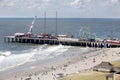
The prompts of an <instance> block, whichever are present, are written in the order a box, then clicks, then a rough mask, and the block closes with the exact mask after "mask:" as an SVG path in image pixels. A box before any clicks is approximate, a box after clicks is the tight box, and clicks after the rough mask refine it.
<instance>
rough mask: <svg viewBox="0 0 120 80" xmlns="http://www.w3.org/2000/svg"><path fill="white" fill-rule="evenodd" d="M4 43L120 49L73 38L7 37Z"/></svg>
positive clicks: (113, 45) (109, 44) (110, 45)
mask: <svg viewBox="0 0 120 80" xmlns="http://www.w3.org/2000/svg"><path fill="white" fill-rule="evenodd" d="M4 42H18V43H33V44H49V45H59V44H62V45H69V46H81V47H98V48H104V47H105V48H114V47H120V44H115V43H107V42H100V41H96V42H91V41H80V40H78V39H73V38H58V39H48V38H35V37H15V36H5V37H4Z"/></svg>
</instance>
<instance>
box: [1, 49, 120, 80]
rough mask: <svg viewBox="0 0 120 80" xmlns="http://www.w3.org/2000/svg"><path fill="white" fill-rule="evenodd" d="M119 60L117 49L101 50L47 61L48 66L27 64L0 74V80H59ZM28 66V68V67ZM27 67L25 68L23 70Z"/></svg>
mask: <svg viewBox="0 0 120 80" xmlns="http://www.w3.org/2000/svg"><path fill="white" fill-rule="evenodd" d="M117 60H120V49H119V48H102V49H96V50H95V51H92V52H89V54H87V53H86V54H84V56H83V57H82V58H81V57H80V56H74V55H72V54H71V56H69V57H68V56H66V55H63V57H62V58H60V60H58V61H57V60H56V61H49V64H44V65H39V64H34V65H33V64H29V65H27V64H26V65H22V66H19V67H17V68H12V69H8V70H6V71H2V72H0V80H25V79H26V80H27V79H28V80H59V79H60V78H61V77H64V76H70V75H73V74H78V73H81V72H83V71H87V70H90V69H92V67H93V66H96V65H97V64H100V63H101V62H102V61H107V62H113V61H117ZM28 66H29V67H28ZM25 67H27V68H25Z"/></svg>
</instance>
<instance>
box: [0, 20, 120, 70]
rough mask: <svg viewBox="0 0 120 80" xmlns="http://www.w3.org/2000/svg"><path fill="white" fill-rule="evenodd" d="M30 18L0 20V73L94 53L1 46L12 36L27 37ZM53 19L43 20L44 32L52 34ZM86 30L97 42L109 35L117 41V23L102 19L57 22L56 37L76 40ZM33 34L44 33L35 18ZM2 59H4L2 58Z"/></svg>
mask: <svg viewBox="0 0 120 80" xmlns="http://www.w3.org/2000/svg"><path fill="white" fill-rule="evenodd" d="M32 20H33V19H32V18H1V19H0V71H3V70H6V69H10V68H13V67H17V66H20V65H24V64H35V63H36V64H37V63H42V64H44V63H46V62H47V61H48V60H49V61H54V60H57V59H58V58H59V59H60V57H61V56H63V55H67V56H70V55H76V56H77V55H81V56H82V55H84V54H85V53H88V52H89V51H91V50H93V51H94V49H90V48H82V47H72V46H63V45H54V46H51V45H47V44H44V45H35V44H23V43H5V42H4V36H10V35H13V34H14V33H16V32H23V33H27V32H28V30H29V28H30V25H31V22H32ZM55 22H56V21H55V18H47V20H46V32H47V33H51V34H54V33H55V27H56V23H55ZM81 28H87V29H88V31H89V32H91V33H94V34H96V37H97V38H104V39H106V38H108V37H109V36H110V33H111V32H112V33H113V37H114V38H118V39H119V38H120V35H119V34H120V19H104V18H58V33H59V34H66V33H67V32H71V33H72V34H73V36H74V37H75V38H77V37H78V35H79V32H80V29H81ZM32 31H33V33H34V34H40V33H41V32H43V31H44V19H43V18H40V19H39V18H38V19H37V20H36V21H35V25H34V27H33V30H32ZM3 55H6V56H3Z"/></svg>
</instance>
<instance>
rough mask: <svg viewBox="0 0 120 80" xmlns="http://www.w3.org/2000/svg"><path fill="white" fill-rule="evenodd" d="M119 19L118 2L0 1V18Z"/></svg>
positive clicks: (98, 0)
mask: <svg viewBox="0 0 120 80" xmlns="http://www.w3.org/2000/svg"><path fill="white" fill-rule="evenodd" d="M56 11H57V12H58V17H63V18H120V0H0V17H34V16H38V17H44V12H46V15H47V17H55V14H56Z"/></svg>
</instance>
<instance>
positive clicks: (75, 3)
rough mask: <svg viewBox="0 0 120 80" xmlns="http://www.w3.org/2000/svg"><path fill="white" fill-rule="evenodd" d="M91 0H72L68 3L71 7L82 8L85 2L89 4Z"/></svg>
mask: <svg viewBox="0 0 120 80" xmlns="http://www.w3.org/2000/svg"><path fill="white" fill-rule="evenodd" d="M91 1H92V0H74V1H72V2H70V3H69V5H70V6H71V7H74V8H83V7H86V4H89V3H90V2H91Z"/></svg>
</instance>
